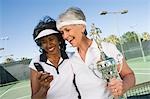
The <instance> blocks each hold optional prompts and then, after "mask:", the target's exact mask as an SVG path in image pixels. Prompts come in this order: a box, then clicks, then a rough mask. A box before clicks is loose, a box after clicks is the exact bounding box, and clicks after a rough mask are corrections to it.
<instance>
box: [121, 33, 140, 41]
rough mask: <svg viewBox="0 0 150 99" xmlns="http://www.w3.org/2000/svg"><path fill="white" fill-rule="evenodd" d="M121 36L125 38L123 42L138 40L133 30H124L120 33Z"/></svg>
mask: <svg viewBox="0 0 150 99" xmlns="http://www.w3.org/2000/svg"><path fill="white" fill-rule="evenodd" d="M122 38H123V39H124V40H125V42H138V35H137V34H136V33H135V32H134V31H132V32H129V31H128V32H126V33H125V34H123V35H122Z"/></svg>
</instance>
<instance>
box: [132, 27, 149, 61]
mask: <svg viewBox="0 0 150 99" xmlns="http://www.w3.org/2000/svg"><path fill="white" fill-rule="evenodd" d="M136 26H137V25H134V26H130V28H132V29H134V28H135V27H136ZM135 33H136V32H135ZM137 37H138V42H139V45H140V49H141V53H142V57H143V61H144V62H146V59H145V54H144V50H143V45H142V42H141V39H140V37H139V34H138V32H137Z"/></svg>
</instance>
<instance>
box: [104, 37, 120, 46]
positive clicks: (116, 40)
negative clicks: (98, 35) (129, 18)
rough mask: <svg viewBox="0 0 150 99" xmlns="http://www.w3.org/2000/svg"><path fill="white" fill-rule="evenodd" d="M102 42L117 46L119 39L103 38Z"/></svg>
mask: <svg viewBox="0 0 150 99" xmlns="http://www.w3.org/2000/svg"><path fill="white" fill-rule="evenodd" d="M104 41H107V42H110V43H113V44H115V45H117V44H119V38H118V37H117V36H116V35H110V36H109V37H108V38H105V39H104Z"/></svg>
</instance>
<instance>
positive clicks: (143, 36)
mask: <svg viewBox="0 0 150 99" xmlns="http://www.w3.org/2000/svg"><path fill="white" fill-rule="evenodd" d="M142 38H143V40H144V41H148V40H150V34H149V33H148V32H144V33H143V34H142Z"/></svg>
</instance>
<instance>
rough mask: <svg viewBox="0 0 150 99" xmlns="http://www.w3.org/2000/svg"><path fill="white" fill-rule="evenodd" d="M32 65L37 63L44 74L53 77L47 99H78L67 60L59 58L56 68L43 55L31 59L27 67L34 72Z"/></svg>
mask: <svg viewBox="0 0 150 99" xmlns="http://www.w3.org/2000/svg"><path fill="white" fill-rule="evenodd" d="M34 63H39V64H40V65H42V67H43V68H44V71H45V72H48V73H50V74H51V75H53V77H54V79H53V81H52V82H51V83H50V85H51V87H50V89H49V90H48V92H47V99H78V94H77V92H76V89H75V86H74V84H73V78H74V74H73V71H72V67H71V63H70V61H69V60H68V59H65V60H63V59H62V58H60V60H59V66H58V68H55V67H54V65H53V64H52V63H51V62H50V61H49V60H47V58H46V57H45V56H44V57H43V54H41V55H40V56H37V57H36V58H34V59H32V61H31V63H30V65H29V67H30V68H31V69H33V70H36V68H35V66H34Z"/></svg>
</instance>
